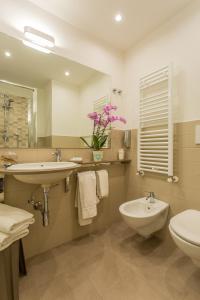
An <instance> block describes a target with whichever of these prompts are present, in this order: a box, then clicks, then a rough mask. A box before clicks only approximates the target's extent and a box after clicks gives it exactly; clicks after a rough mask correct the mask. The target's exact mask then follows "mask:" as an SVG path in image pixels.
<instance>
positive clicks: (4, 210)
mask: <svg viewBox="0 0 200 300" xmlns="http://www.w3.org/2000/svg"><path fill="white" fill-rule="evenodd" d="M34 222H35V220H34V217H33V215H32V214H31V213H29V212H27V211H25V210H23V209H20V208H16V207H12V206H9V205H6V204H3V203H0V231H1V232H4V233H10V234H14V233H15V232H18V231H22V230H24V229H26V228H27V227H28V226H29V225H30V224H33V223H34Z"/></svg>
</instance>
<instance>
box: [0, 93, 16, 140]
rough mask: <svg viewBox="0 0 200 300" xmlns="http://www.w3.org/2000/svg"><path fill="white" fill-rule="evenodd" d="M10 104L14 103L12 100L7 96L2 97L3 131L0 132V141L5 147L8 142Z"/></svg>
mask: <svg viewBox="0 0 200 300" xmlns="http://www.w3.org/2000/svg"><path fill="white" fill-rule="evenodd" d="M12 102H14V100H13V99H11V98H10V97H9V96H8V95H6V94H4V95H3V104H2V108H3V110H4V129H3V132H2V139H3V141H4V145H5V146H6V145H7V144H8V142H9V115H10V110H11V109H13V107H12Z"/></svg>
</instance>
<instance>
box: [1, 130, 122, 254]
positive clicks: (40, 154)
mask: <svg viewBox="0 0 200 300" xmlns="http://www.w3.org/2000/svg"><path fill="white" fill-rule="evenodd" d="M122 138H123V132H122V131H117V130H114V131H113V133H112V147H111V149H106V150H104V158H105V160H108V159H113V160H114V159H117V152H118V149H119V148H121V147H122ZM15 151H16V153H17V155H18V161H19V162H30V161H31V162H34V161H51V160H52V149H21V150H20V149H16V150H15ZM3 152H5V150H0V154H1V153H3ZM72 156H82V157H83V158H84V159H85V160H90V159H91V158H92V152H91V151H90V150H87V149H68V150H67V149H63V150H62V157H63V160H68V159H69V158H71V157H72ZM107 169H108V172H109V181H110V194H109V197H108V198H107V199H104V200H102V201H101V202H100V204H99V205H98V216H97V217H96V218H95V220H94V222H93V224H92V225H89V226H85V227H80V226H79V225H78V219H77V209H76V208H75V207H74V196H75V187H76V176H74V177H73V178H72V180H71V184H70V191H69V192H68V193H65V192H64V182H60V184H59V185H57V186H55V187H54V188H52V190H51V192H50V200H49V206H50V207H49V208H50V225H49V227H46V228H44V227H43V226H42V219H41V215H40V212H38V211H34V210H33V208H32V206H31V205H30V204H28V200H29V199H30V197H31V193H32V192H33V191H34V190H36V189H38V186H35V185H28V184H24V183H21V182H19V181H17V180H15V179H14V177H12V176H7V177H6V189H5V201H6V203H7V204H10V205H13V206H17V207H21V208H23V209H26V210H28V211H30V212H32V213H34V215H35V218H36V222H35V224H33V225H32V226H31V227H30V234H29V236H28V237H27V238H25V239H24V245H25V254H26V256H27V257H30V256H33V255H36V254H38V253H41V252H44V251H46V250H48V249H51V248H53V247H55V246H58V245H60V244H63V243H65V242H67V241H70V240H72V239H74V238H77V237H80V236H83V235H85V234H87V233H89V232H94V231H97V230H101V229H103V228H105V227H106V226H108V225H109V224H111V223H112V222H114V221H115V220H118V219H119V218H120V216H119V212H118V207H119V205H120V204H121V203H122V202H124V201H125V169H126V166H125V165H121V164H119V165H113V166H109V167H107ZM36 195H37V196H36V198H37V199H42V193H41V190H40V189H38V190H37V191H36Z"/></svg>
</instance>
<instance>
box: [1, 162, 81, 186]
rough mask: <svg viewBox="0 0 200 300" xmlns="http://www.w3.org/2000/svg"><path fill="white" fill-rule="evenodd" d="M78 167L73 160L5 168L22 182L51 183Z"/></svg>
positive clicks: (16, 165)
mask: <svg viewBox="0 0 200 300" xmlns="http://www.w3.org/2000/svg"><path fill="white" fill-rule="evenodd" d="M78 167H80V165H79V164H76V163H74V162H68V161H67V162H41V163H23V164H15V165H12V166H10V167H8V168H7V171H8V174H13V176H14V177H15V178H16V179H17V180H19V181H22V182H25V183H32V184H40V185H51V184H54V183H57V182H59V181H60V180H62V179H64V178H66V177H67V176H68V174H69V173H70V171H71V170H73V169H76V168H78Z"/></svg>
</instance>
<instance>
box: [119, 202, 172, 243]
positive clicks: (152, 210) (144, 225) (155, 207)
mask: <svg viewBox="0 0 200 300" xmlns="http://www.w3.org/2000/svg"><path fill="white" fill-rule="evenodd" d="M153 201H154V202H153V203H151V202H149V201H148V200H147V198H140V199H137V200H132V201H128V202H125V203H123V204H121V205H120V207H119V211H120V213H121V215H122V217H123V219H124V221H125V222H126V223H127V225H128V226H129V227H131V228H133V229H134V230H135V231H136V232H138V233H139V234H140V235H141V236H143V237H145V238H148V237H149V236H151V235H152V234H153V233H154V232H156V231H158V230H160V229H161V228H162V227H163V226H164V225H165V223H166V220H167V215H168V209H169V204H167V203H165V202H163V201H160V200H157V199H153Z"/></svg>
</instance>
